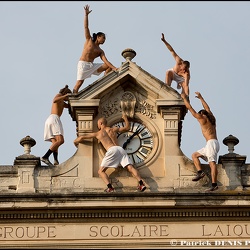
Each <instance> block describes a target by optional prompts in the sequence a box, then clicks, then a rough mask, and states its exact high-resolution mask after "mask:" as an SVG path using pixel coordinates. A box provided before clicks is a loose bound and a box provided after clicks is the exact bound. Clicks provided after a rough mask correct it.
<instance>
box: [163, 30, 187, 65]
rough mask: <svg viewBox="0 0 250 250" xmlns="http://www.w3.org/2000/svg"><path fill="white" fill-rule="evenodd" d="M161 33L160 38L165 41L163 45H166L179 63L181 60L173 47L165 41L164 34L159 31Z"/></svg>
mask: <svg viewBox="0 0 250 250" xmlns="http://www.w3.org/2000/svg"><path fill="white" fill-rule="evenodd" d="M161 35H162V37H161V40H162V41H163V42H164V43H165V45H166V46H167V48H168V50H169V51H170V52H171V54H172V56H173V57H174V59H175V61H176V63H181V62H182V61H183V60H182V59H181V58H180V57H179V56H178V55H177V54H176V52H175V50H174V49H173V47H172V46H171V45H170V44H169V43H168V42H167V41H166V39H165V36H164V34H163V33H161Z"/></svg>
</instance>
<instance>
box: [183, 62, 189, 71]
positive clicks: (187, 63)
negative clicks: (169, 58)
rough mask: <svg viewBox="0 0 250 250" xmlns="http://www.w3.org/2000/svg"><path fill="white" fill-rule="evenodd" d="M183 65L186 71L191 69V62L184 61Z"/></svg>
mask: <svg viewBox="0 0 250 250" xmlns="http://www.w3.org/2000/svg"><path fill="white" fill-rule="evenodd" d="M183 64H184V65H185V68H186V70H187V69H189V68H190V62H189V61H183Z"/></svg>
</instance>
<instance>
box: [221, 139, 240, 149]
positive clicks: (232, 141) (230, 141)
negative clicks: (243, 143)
mask: <svg viewBox="0 0 250 250" xmlns="http://www.w3.org/2000/svg"><path fill="white" fill-rule="evenodd" d="M223 143H224V144H225V145H226V146H228V151H229V153H233V152H234V146H235V145H237V144H238V143H239V139H238V138H236V137H234V136H233V135H229V136H227V137H226V138H225V139H224V140H223Z"/></svg>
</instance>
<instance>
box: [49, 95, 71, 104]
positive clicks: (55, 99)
mask: <svg viewBox="0 0 250 250" xmlns="http://www.w3.org/2000/svg"><path fill="white" fill-rule="evenodd" d="M68 95H69V94H68V93H67V94H66V95H62V94H57V95H56V96H55V97H54V99H53V102H54V103H56V102H60V101H62V100H64V99H65V98H66V97H67V96H68Z"/></svg>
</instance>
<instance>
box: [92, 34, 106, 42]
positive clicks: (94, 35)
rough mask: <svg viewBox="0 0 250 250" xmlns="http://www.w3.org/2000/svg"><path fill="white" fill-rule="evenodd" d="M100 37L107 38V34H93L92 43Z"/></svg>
mask: <svg viewBox="0 0 250 250" xmlns="http://www.w3.org/2000/svg"><path fill="white" fill-rule="evenodd" d="M98 36H105V34H104V33H103V32H97V33H93V38H92V41H93V42H95V41H96V38H97V37H98Z"/></svg>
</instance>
